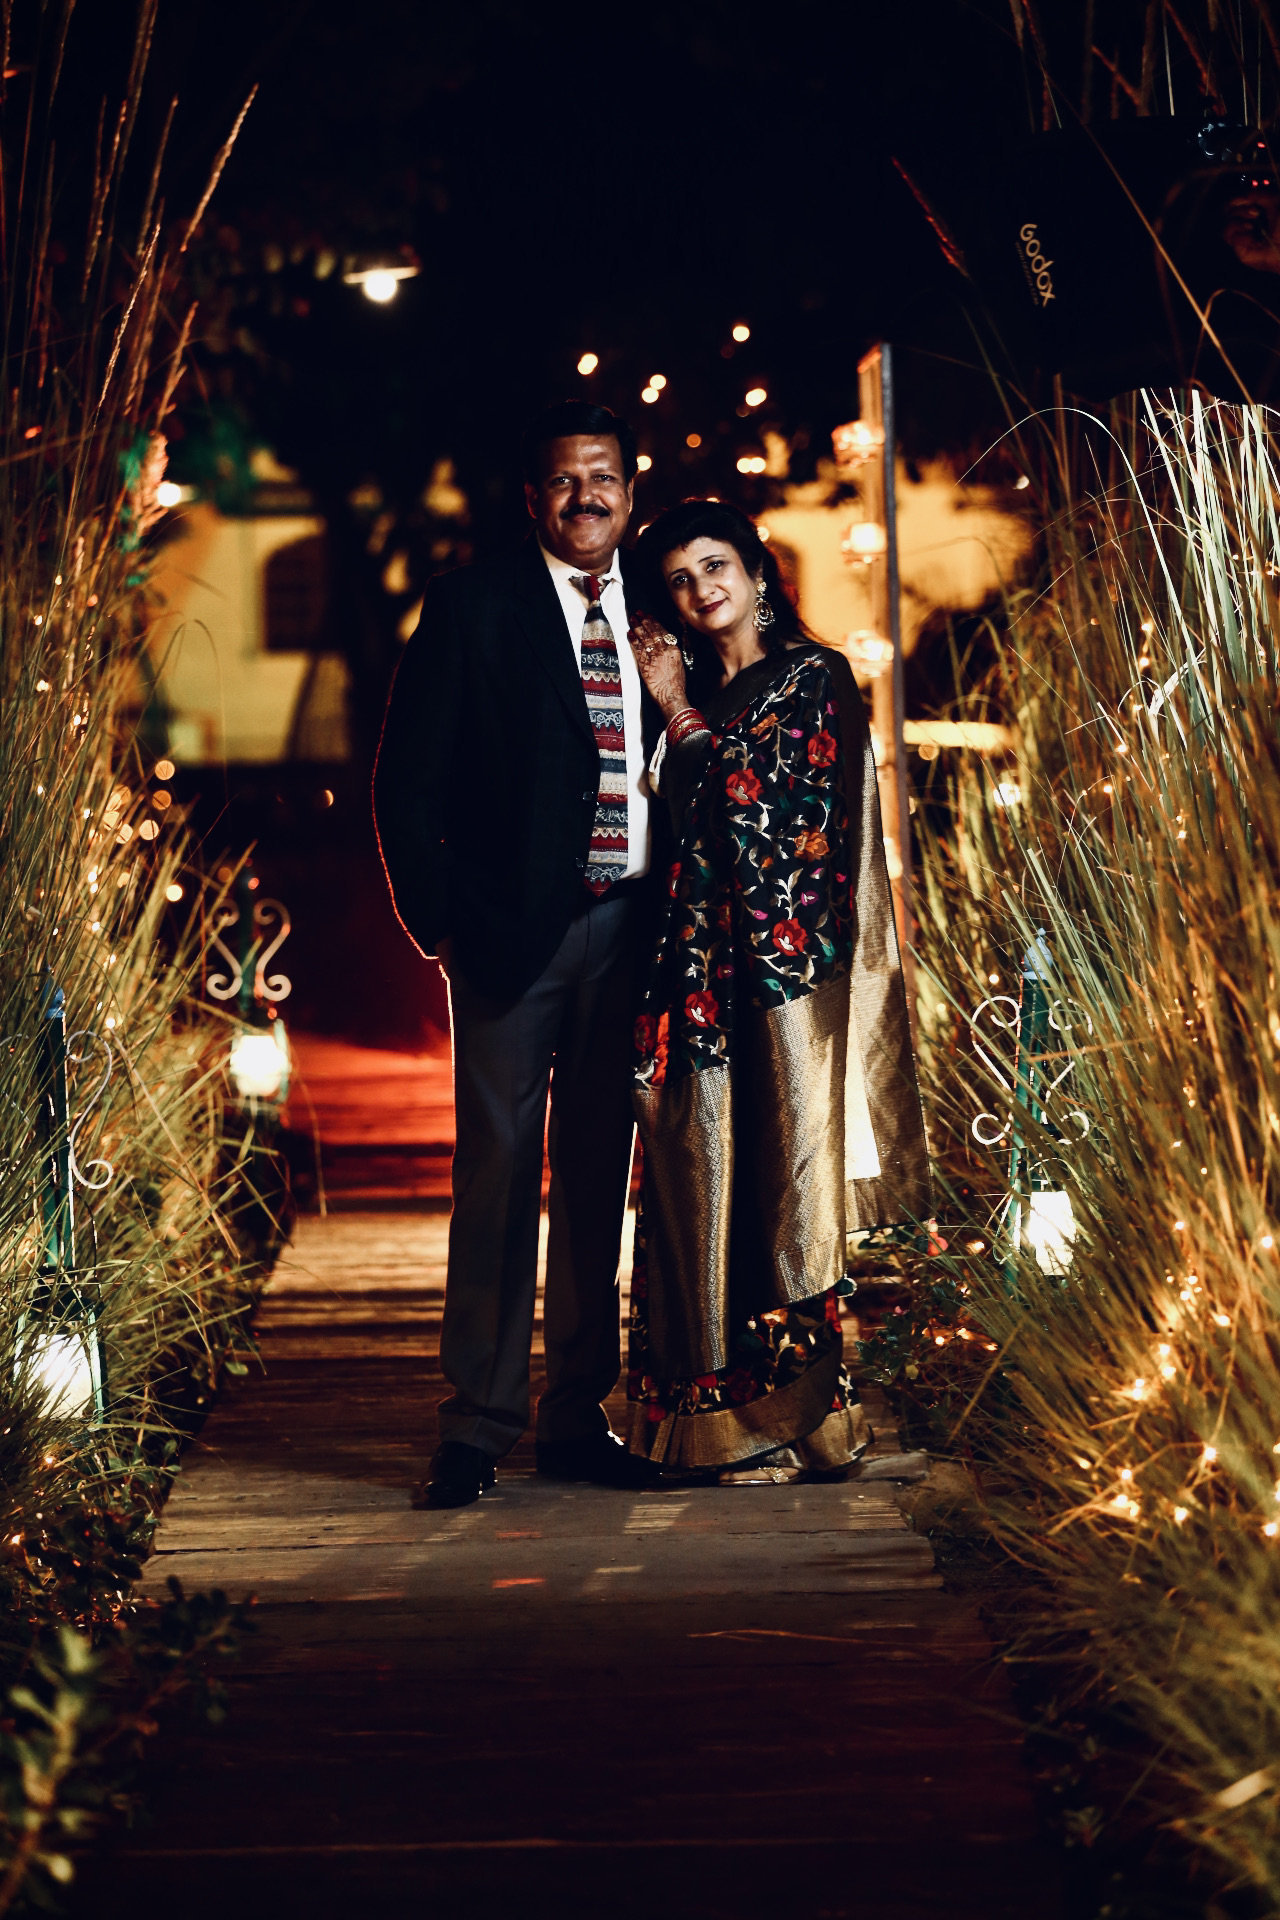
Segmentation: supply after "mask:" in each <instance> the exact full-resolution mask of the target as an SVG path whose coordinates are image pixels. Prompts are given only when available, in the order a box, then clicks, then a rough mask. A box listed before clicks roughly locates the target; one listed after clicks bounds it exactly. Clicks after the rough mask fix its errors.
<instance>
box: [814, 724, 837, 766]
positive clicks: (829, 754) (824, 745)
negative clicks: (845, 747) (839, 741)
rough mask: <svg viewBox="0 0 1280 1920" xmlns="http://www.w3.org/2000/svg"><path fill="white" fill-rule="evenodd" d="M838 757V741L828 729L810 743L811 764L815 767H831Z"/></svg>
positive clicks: (818, 734) (824, 729)
mask: <svg viewBox="0 0 1280 1920" xmlns="http://www.w3.org/2000/svg"><path fill="white" fill-rule="evenodd" d="M835 757H836V739H835V735H834V734H833V733H828V732H827V730H826V728H825V727H823V728H821V730H820V731H819V732H817V733H815V734H814V736H813V738H812V740H811V741H810V742H809V764H810V766H813V767H829V766H830V765H831V762H832V761H833V760H834V759H835Z"/></svg>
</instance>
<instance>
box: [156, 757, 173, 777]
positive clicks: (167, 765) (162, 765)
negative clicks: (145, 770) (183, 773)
mask: <svg viewBox="0 0 1280 1920" xmlns="http://www.w3.org/2000/svg"><path fill="white" fill-rule="evenodd" d="M177 771H178V769H177V768H176V767H175V766H174V764H173V762H172V760H157V761H156V779H157V780H172V778H173V776H174V774H175V773H176V772H177Z"/></svg>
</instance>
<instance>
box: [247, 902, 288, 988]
mask: <svg viewBox="0 0 1280 1920" xmlns="http://www.w3.org/2000/svg"><path fill="white" fill-rule="evenodd" d="M273 922H274V923H275V938H274V939H273V940H272V941H271V942H270V944H269V945H268V946H265V947H263V949H262V952H261V953H260V954H259V955H258V964H257V966H256V967H255V968H254V970H253V991H254V994H255V995H256V997H257V998H258V999H259V1000H287V999H288V998H289V995H290V994H291V993H292V992H293V982H292V980H290V979H289V977H288V975H287V974H283V973H277V974H276V975H275V976H274V977H273V978H270V979H269V978H268V977H267V967H268V965H269V963H270V962H271V960H272V959H273V958H274V957H275V955H276V954H277V953H279V951H280V949H281V947H282V946H283V945H284V943H285V941H286V940H287V939H288V938H289V935H290V934H291V933H292V932H293V921H292V920H291V919H290V918H289V911H288V908H287V907H284V906H282V905H281V903H280V902H279V901H278V900H255V902H254V905H253V927H254V932H255V933H256V934H257V936H258V939H257V941H255V942H254V944H255V946H256V945H257V944H258V942H259V941H262V940H265V939H266V937H267V935H268V934H269V933H270V932H271V931H272V923H273Z"/></svg>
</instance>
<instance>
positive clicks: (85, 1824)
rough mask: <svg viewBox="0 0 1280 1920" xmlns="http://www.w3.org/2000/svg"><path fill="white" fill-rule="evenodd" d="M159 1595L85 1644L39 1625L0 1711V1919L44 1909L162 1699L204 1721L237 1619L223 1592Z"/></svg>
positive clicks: (213, 1707)
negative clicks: (216, 1663)
mask: <svg viewBox="0 0 1280 1920" xmlns="http://www.w3.org/2000/svg"><path fill="white" fill-rule="evenodd" d="M169 1587H170V1597H169V1599H168V1600H167V1601H165V1602H164V1603H162V1604H159V1605H153V1606H149V1607H147V1608H144V1609H140V1610H139V1611H138V1612H137V1614H136V1615H135V1616H134V1617H133V1618H132V1619H131V1620H130V1622H129V1623H128V1625H127V1627H123V1628H119V1629H117V1630H116V1631H114V1632H113V1633H112V1634H111V1635H110V1636H109V1637H108V1638H107V1640H106V1641H105V1643H101V1642H100V1643H99V1644H98V1645H96V1646H95V1644H94V1643H93V1642H92V1641H91V1640H90V1639H89V1638H88V1637H87V1636H86V1635H84V1634H81V1633H77V1632H76V1630H75V1628H74V1627H71V1626H66V1625H64V1626H61V1627H59V1628H57V1629H52V1630H49V1631H47V1632H46V1633H44V1634H43V1635H42V1636H41V1639H40V1642H39V1644H38V1645H37V1646H36V1647H35V1648H34V1649H33V1650H32V1652H31V1654H30V1656H29V1658H28V1660H27V1662H26V1663H25V1668H24V1671H23V1675H22V1678H21V1680H20V1681H19V1682H18V1683H17V1684H15V1685H13V1686H11V1687H10V1689H9V1692H8V1701H7V1705H8V1712H7V1714H5V1715H4V1717H3V1718H0V1916H3V1915H4V1914H6V1913H8V1912H9V1911H10V1909H11V1908H12V1906H13V1905H14V1903H15V1901H16V1900H18V1899H19V1898H20V1897H21V1898H22V1899H24V1900H26V1901H27V1902H29V1903H30V1904H32V1905H35V1906H39V1907H49V1906H56V1905H57V1904H58V1901H57V1897H56V1896H57V1894H58V1892H59V1890H60V1889H62V1888H64V1887H66V1886H67V1885H68V1883H69V1882H70V1881H71V1880H72V1878H73V1877H74V1872H75V1867H74V1859H73V1856H74V1853H75V1851H76V1850H77V1849H79V1848H81V1847H83V1846H84V1844H85V1842H86V1840H88V1839H90V1838H91V1837H92V1836H93V1834H94V1833H95V1832H96V1831H97V1830H98V1829H99V1828H100V1827H101V1825H102V1824H103V1822H104V1820H106V1819H107V1818H108V1817H109V1816H111V1815H112V1814H115V1813H119V1812H121V1811H125V1810H127V1808H128V1805H129V1791H128V1789H129V1781H130V1775H131V1771H132V1767H133V1764H134V1762H135V1761H136V1759H137V1757H138V1754H139V1752H140V1750H141V1746H142V1743H143V1741H144V1740H145V1739H146V1737H147V1736H148V1735H149V1734H151V1733H152V1732H153V1731H154V1729H155V1719H156V1715H157V1713H158V1712H159V1711H160V1709H161V1708H162V1707H165V1706H167V1705H170V1704H171V1703H172V1702H173V1701H174V1700H175V1699H177V1698H179V1697H182V1696H185V1697H186V1702H187V1704H188V1706H189V1707H190V1708H191V1709H192V1710H194V1711H197V1712H200V1713H202V1714H203V1716H204V1717H205V1718H206V1719H208V1720H211V1721H217V1720H219V1719H221V1717H222V1713H223V1693H222V1689H221V1686H220V1685H219V1683H218V1681H217V1678H216V1675H215V1674H214V1673H213V1672H212V1671H211V1664H210V1663H211V1662H212V1661H213V1660H214V1659H218V1658H223V1659H225V1658H227V1657H228V1656H231V1655H233V1654H235V1653H236V1652H237V1651H238V1649H239V1640H240V1636H241V1634H242V1633H243V1632H244V1631H245V1629H246V1627H247V1626H248V1625H249V1622H248V1619H247V1616H246V1613H245V1610H244V1608H243V1607H238V1606H233V1605H231V1604H230V1603H229V1602H228V1600H227V1597H226V1595H225V1594H223V1593H220V1592H214V1593H211V1594H196V1595H194V1596H192V1597H188V1596H187V1595H186V1594H185V1593H184V1592H183V1591H182V1587H181V1585H180V1583H179V1582H178V1581H177V1580H171V1581H170V1582H169Z"/></svg>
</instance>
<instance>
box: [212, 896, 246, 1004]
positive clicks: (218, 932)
mask: <svg viewBox="0 0 1280 1920" xmlns="http://www.w3.org/2000/svg"><path fill="white" fill-rule="evenodd" d="M239 924H240V909H239V907H221V908H219V910H218V912H217V913H215V914H214V916H213V928H212V931H211V932H210V935H209V948H210V951H211V952H214V953H220V954H221V955H222V958H223V959H224V960H225V961H226V964H227V966H228V967H229V968H230V972H229V973H211V974H209V975H208V977H207V979H206V980H205V988H206V990H207V992H208V994H209V996H210V998H211V999H214V1000H234V999H235V997H236V995H237V994H238V993H239V991H240V989H241V987H242V986H243V985H244V969H243V967H242V966H241V965H240V962H239V961H238V960H237V959H236V956H235V955H234V953H232V951H231V949H230V947H229V946H227V944H226V942H225V941H224V940H223V938H222V935H223V934H224V933H225V932H226V931H227V929H228V928H229V927H237V926H239Z"/></svg>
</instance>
